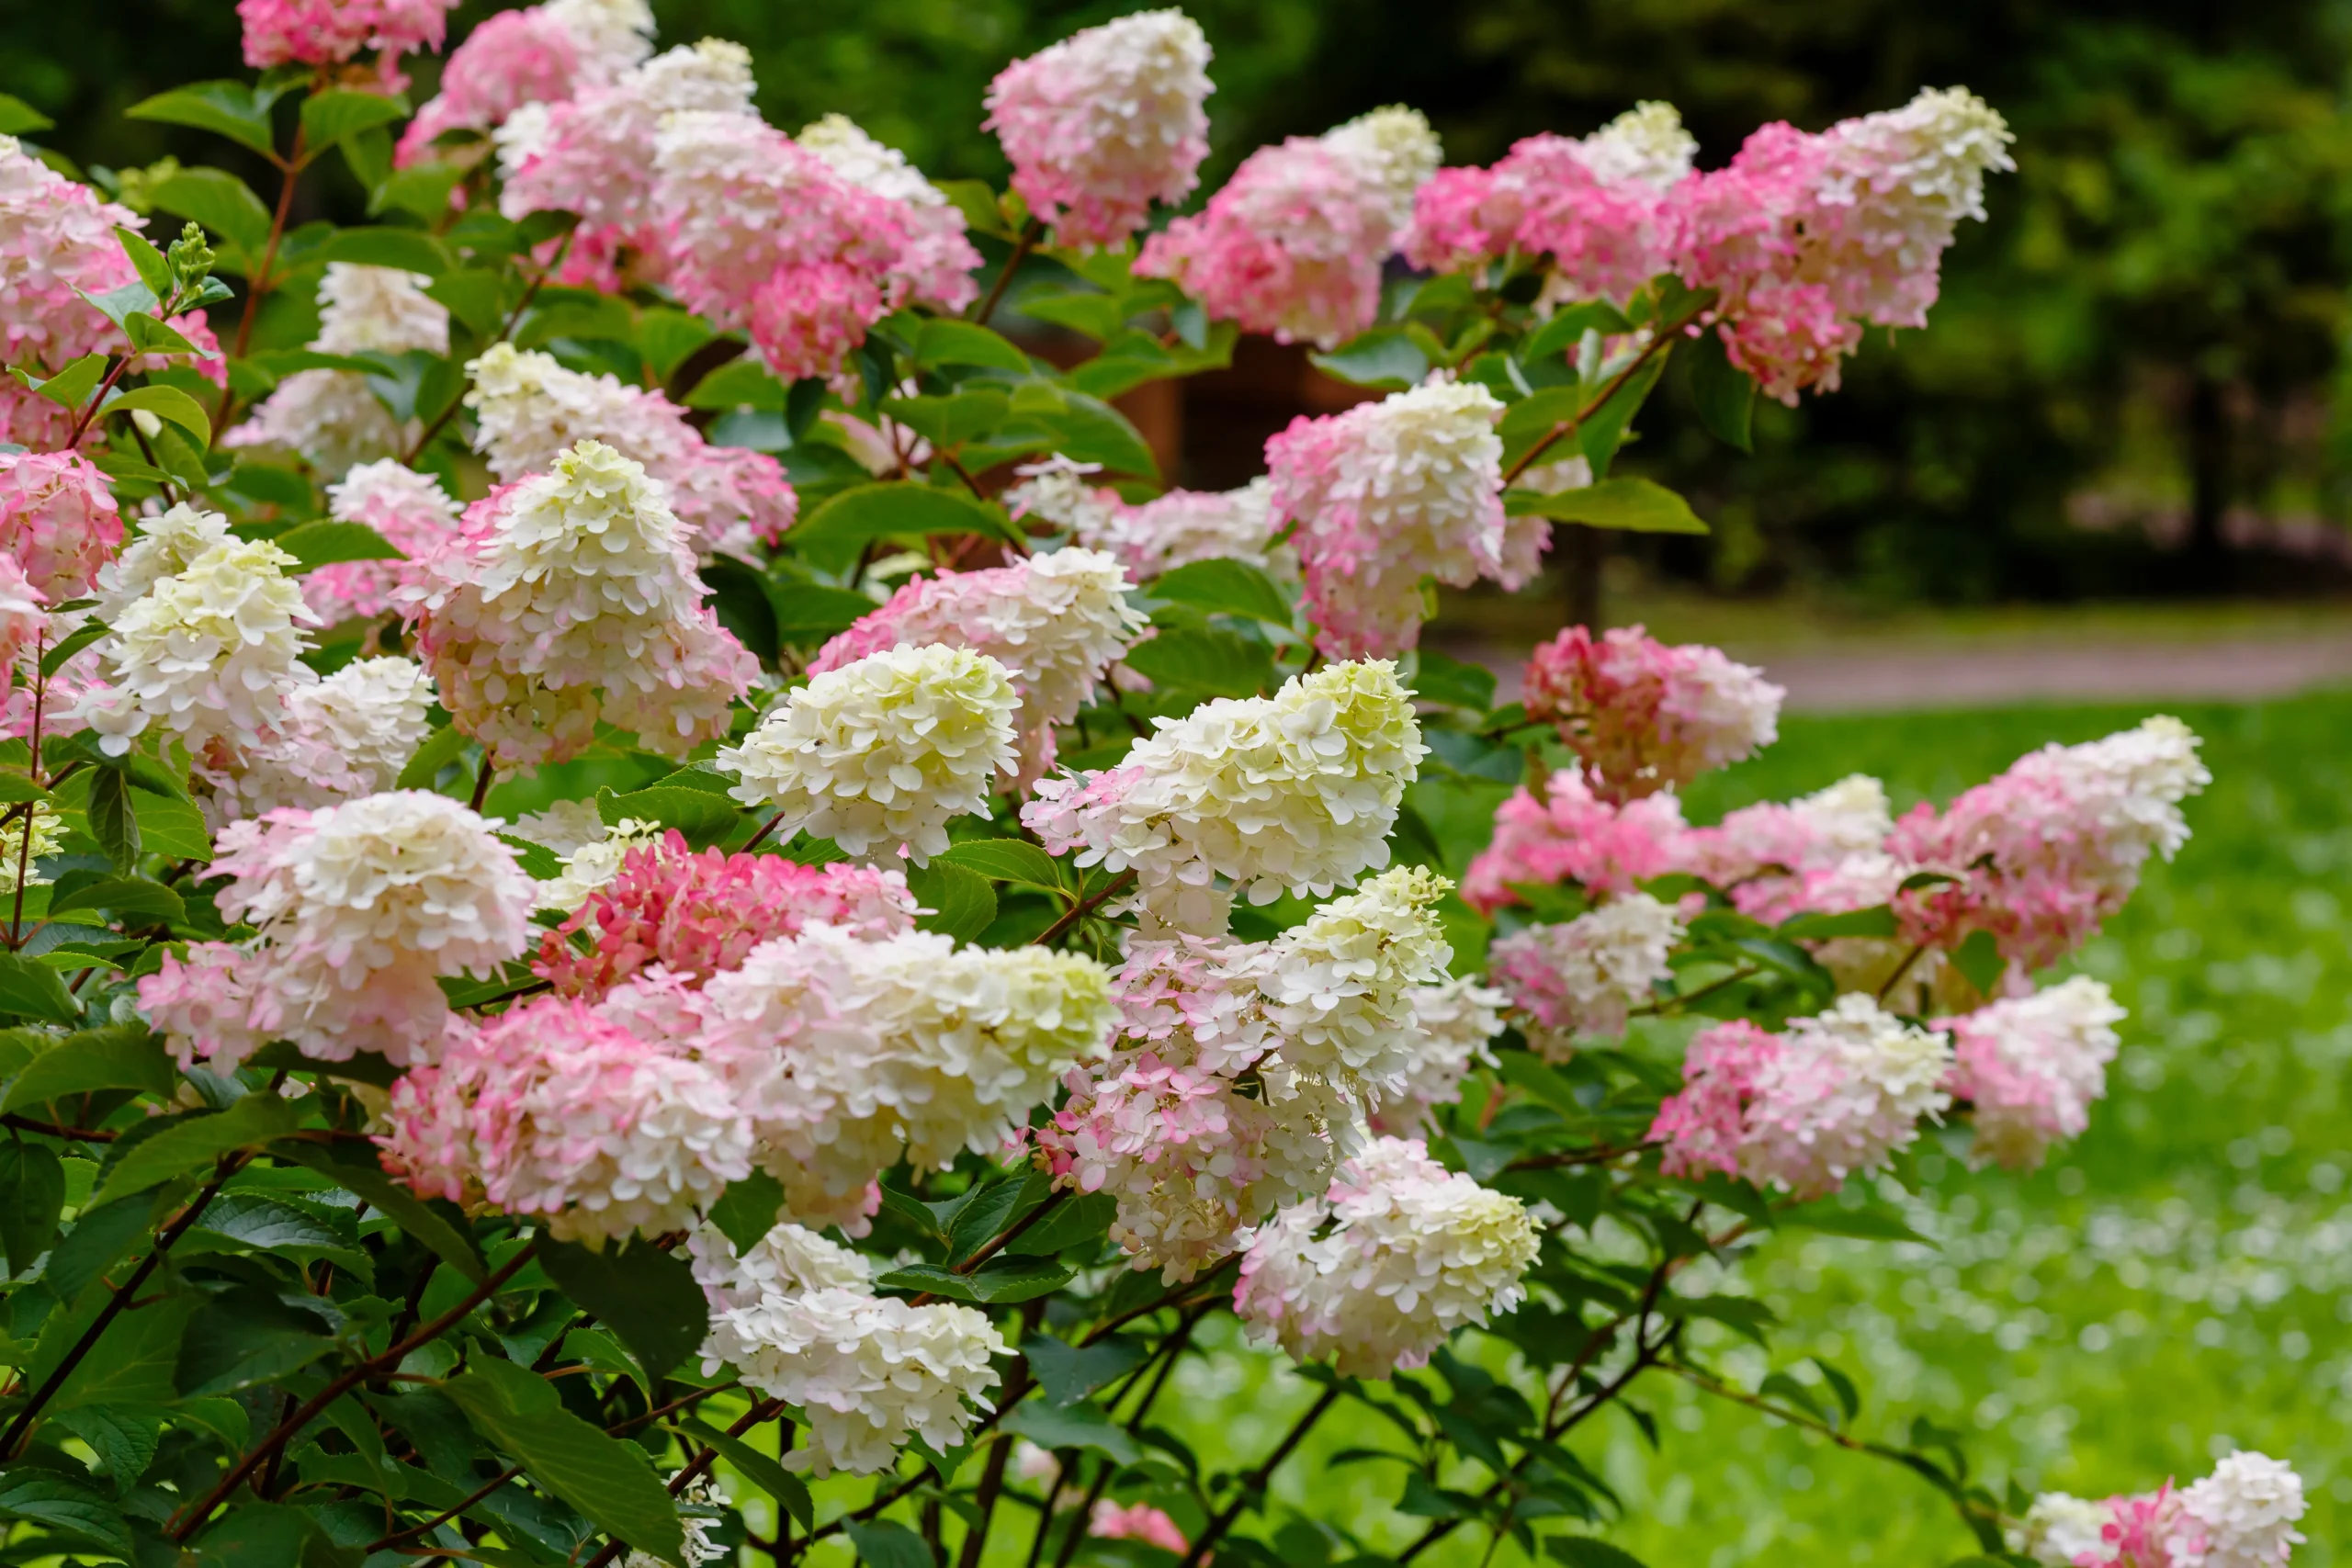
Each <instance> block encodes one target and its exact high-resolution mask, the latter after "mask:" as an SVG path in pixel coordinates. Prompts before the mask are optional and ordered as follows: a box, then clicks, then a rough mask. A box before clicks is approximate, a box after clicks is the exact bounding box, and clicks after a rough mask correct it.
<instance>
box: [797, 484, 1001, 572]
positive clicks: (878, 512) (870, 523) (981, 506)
mask: <svg viewBox="0 0 2352 1568" xmlns="http://www.w3.org/2000/svg"><path fill="white" fill-rule="evenodd" d="M931 534H985V535H988V536H990V537H992V538H1000V539H1001V538H1008V537H1010V536H1012V525H1011V524H1010V523H1008V522H1007V521H1006V520H1005V516H1004V513H1003V510H1002V509H1001V508H1000V507H997V506H995V505H993V504H989V503H985V502H978V501H975V500H973V499H972V498H971V497H970V496H968V495H967V494H965V493H964V492H962V491H952V490H937V489H934V488H933V487H932V486H930V485H919V484H870V485H860V486H858V487H857V488H856V489H854V490H846V491H842V493H841V494H839V495H836V496H833V497H831V498H830V499H829V500H827V501H826V502H824V503H823V504H822V505H820V506H819V507H818V508H817V509H816V510H815V511H814V512H811V513H809V515H808V516H806V517H804V518H802V519H801V520H800V521H799V523H798V524H797V525H795V526H794V527H793V530H792V543H793V544H795V545H797V546H798V547H801V548H802V549H831V550H833V551H842V550H846V551H847V552H848V553H850V554H853V555H854V554H855V553H856V551H857V550H858V549H860V548H862V547H864V546H865V545H866V544H868V543H870V542H872V541H873V540H876V539H887V538H891V537H904V538H920V537H922V536H926V535H931Z"/></svg>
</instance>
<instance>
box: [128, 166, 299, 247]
mask: <svg viewBox="0 0 2352 1568" xmlns="http://www.w3.org/2000/svg"><path fill="white" fill-rule="evenodd" d="M148 194H149V197H150V199H152V200H153V202H154V204H155V205H156V206H158V207H160V208H162V209H164V211H166V212H176V213H178V214H179V215H180V216H181V217H182V218H192V219H194V220H196V221H197V222H198V223H201V224H202V225H204V227H205V228H207V229H209V230H210V231H212V232H214V233H215V234H218V235H219V236H220V238H222V239H224V240H226V241H228V242H229V243H230V244H231V245H232V246H234V247H235V248H236V249H237V250H238V251H241V252H243V254H244V256H245V257H246V258H255V257H258V256H259V255H260V254H261V251H262V247H263V246H265V245H266V244H267V243H269V209H268V208H266V207H265V206H263V205H262V199H261V197H257V196H255V195H254V193H253V190H252V187H250V186H247V185H246V184H245V182H244V181H243V180H241V179H239V178H238V177H237V176H236V175H232V174H230V173H228V172H227V171H226V170H223V169H182V170H180V171H179V172H178V173H176V174H174V175H167V176H165V177H164V178H163V179H160V180H157V181H156V182H155V183H154V184H153V186H149V187H148ZM249 265H250V262H249Z"/></svg>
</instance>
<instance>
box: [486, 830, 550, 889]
mask: <svg viewBox="0 0 2352 1568" xmlns="http://www.w3.org/2000/svg"><path fill="white" fill-rule="evenodd" d="M498 841H499V842H500V843H502V844H504V845H505V846H506V847H507V848H508V849H510V850H513V851H514V852H515V864H517V865H519V866H521V867H522V868H523V874H524V875H526V876H527V877H529V878H530V879H531V880H532V881H534V882H550V881H553V880H554V879H555V878H556V877H558V876H560V875H562V874H563V863H562V862H561V861H560V860H558V859H556V857H555V852H554V851H552V850H550V849H548V847H547V846H546V845H545V844H535V843H533V842H531V840H528V839H518V838H516V837H515V835H514V834H512V833H501V834H499V835H498Z"/></svg>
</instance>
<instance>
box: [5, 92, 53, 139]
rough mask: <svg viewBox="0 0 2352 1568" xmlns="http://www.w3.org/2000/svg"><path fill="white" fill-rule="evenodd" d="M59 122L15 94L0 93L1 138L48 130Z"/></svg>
mask: <svg viewBox="0 0 2352 1568" xmlns="http://www.w3.org/2000/svg"><path fill="white" fill-rule="evenodd" d="M56 123H57V122H56V121H55V120H53V119H51V118H49V116H47V115H45V114H43V113H41V112H40V110H39V109H37V108H35V107H32V105H30V104H28V103H27V102H25V100H24V99H22V98H20V97H17V96H16V95H15V94H13V93H0V136H22V135H24V134H25V133H26V132H27V131H28V130H49V129H50V128H51V126H54V125H55V124H56Z"/></svg>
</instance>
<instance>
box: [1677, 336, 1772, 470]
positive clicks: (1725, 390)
mask: <svg viewBox="0 0 2352 1568" xmlns="http://www.w3.org/2000/svg"><path fill="white" fill-rule="evenodd" d="M1687 357H1688V358H1689V359H1690V361H1691V401H1693V402H1695V403H1697V404H1698V405H1699V423H1701V424H1703V425H1705V426H1706V427H1707V433H1708V434H1711V435H1713V437H1714V438H1715V439H1716V440H1718V441H1721V442H1723V443H1724V444H1725V445H1727V446H1736V447H1737V448H1739V450H1741V451H1743V452H1746V451H1748V450H1750V448H1751V446H1752V443H1753V440H1754V431H1755V423H1756V378H1754V377H1752V376H1750V375H1749V374H1748V373H1747V371H1745V370H1742V369H1741V368H1739V367H1737V366H1736V365H1734V364H1733V363H1732V362H1731V358H1730V356H1729V355H1726V354H1724V341H1723V336H1722V334H1721V333H1717V332H1714V331H1713V330H1712V329H1711V330H1709V331H1707V332H1704V333H1700V334H1699V337H1698V339H1697V340H1696V341H1695V342H1693V343H1692V344H1691V346H1690V349H1689V352H1688V355H1687Z"/></svg>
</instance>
